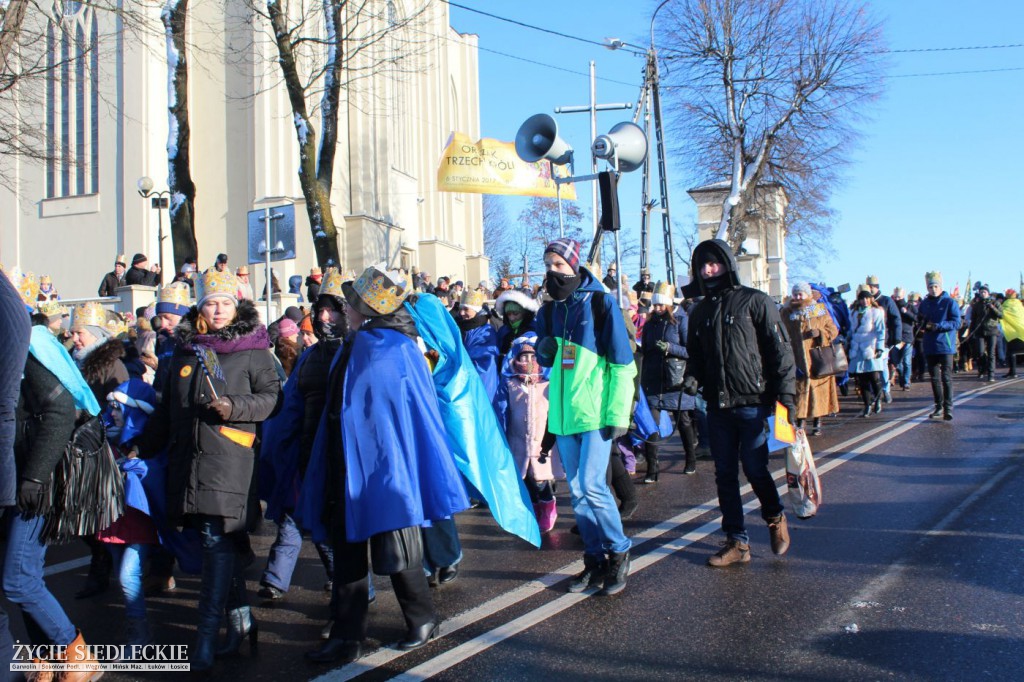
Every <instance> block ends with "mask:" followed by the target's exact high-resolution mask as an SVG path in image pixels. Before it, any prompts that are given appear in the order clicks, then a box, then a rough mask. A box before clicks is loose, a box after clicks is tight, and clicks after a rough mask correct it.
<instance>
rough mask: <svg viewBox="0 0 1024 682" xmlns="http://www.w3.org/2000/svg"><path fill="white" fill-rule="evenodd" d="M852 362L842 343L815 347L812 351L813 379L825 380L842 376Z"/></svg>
mask: <svg viewBox="0 0 1024 682" xmlns="http://www.w3.org/2000/svg"><path fill="white" fill-rule="evenodd" d="M849 366H850V360H849V359H848V358H847V357H846V350H845V349H844V348H843V345H842V344H841V343H835V344H832V345H829V346H815V347H814V348H812V349H811V378H812V379H824V378H825V377H832V376H836V375H838V374H842V373H843V372H845V371H846V370H847V368H849Z"/></svg>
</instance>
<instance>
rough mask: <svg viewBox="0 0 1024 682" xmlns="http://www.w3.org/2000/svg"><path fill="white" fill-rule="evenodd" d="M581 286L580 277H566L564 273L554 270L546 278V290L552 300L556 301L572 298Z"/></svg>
mask: <svg viewBox="0 0 1024 682" xmlns="http://www.w3.org/2000/svg"><path fill="white" fill-rule="evenodd" d="M579 286H580V276H579V275H566V274H565V273H562V272H555V271H554V270H552V271H551V272H549V273H548V274H547V276H545V277H544V288H545V289H546V290H547V292H548V294H549V295H550V296H551V298H553V299H555V300H556V301H564V300H565V299H567V298H569V297H570V296H572V292H574V291H576V289H578V288H579Z"/></svg>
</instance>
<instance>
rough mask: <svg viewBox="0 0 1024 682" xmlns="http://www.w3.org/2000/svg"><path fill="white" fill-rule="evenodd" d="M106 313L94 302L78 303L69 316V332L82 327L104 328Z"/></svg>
mask: <svg viewBox="0 0 1024 682" xmlns="http://www.w3.org/2000/svg"><path fill="white" fill-rule="evenodd" d="M106 326H107V311H106V310H105V309H104V308H103V306H102V305H100V304H99V303H97V302H96V301H89V302H88V303H79V304H78V305H76V306H75V310H74V312H73V313H72V314H71V331H76V330H79V329H81V328H82V327H104V328H105V327H106Z"/></svg>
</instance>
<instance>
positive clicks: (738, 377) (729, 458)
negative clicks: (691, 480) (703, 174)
mask: <svg viewBox="0 0 1024 682" xmlns="http://www.w3.org/2000/svg"><path fill="white" fill-rule="evenodd" d="M690 263H691V267H692V280H691V283H690V284H689V285H687V286H686V287H685V288H684V295H685V296H686V298H696V297H698V296H703V297H704V298H703V300H701V301H700V302H698V303H697V304H696V305H695V306H694V308H693V311H692V313H691V316H690V325H689V330H688V333H687V341H686V348H687V351H688V352H689V354H690V361H689V362H688V363H687V365H686V375H687V379H686V381H685V383H684V390H686V392H687V393H690V394H691V395H692V394H695V393H696V391H697V388H698V386H699V387H702V388H703V395H704V400H705V401H706V402H707V406H708V424H709V438H710V441H711V454H712V456H713V457H714V459H715V483H716V484H717V486H718V506H719V508H720V509H721V511H722V530H723V531H724V532H725V534H726V543H725V546H724V547H723V548H722V549H721V550H719V551H718V552H717V553H716V554H714V555H712V556H711V557H709V558H708V565H710V566H716V567H718V566H728V565H730V564H736V563H746V562H748V561H750V544H749V536H748V535H747V530H746V527H745V526H744V522H743V499H742V497H741V496H740V482H739V468H740V464H741V463H742V465H743V471H744V473H745V474H746V476H747V480H748V481H750V485H751V487H753V489H754V493H755V494H756V495H757V498H758V500H760V502H761V517H762V518H764V520H765V521H766V522H767V523H768V529H769V532H770V534H771V545H772V551H773V552H774V553H775V554H785V553H786V550H788V549H789V530H788V528H787V526H786V516H785V514H784V513H783V507H782V501H781V500H780V499H779V492H778V490H776V488H775V481H774V480H773V479H772V475H771V472H769V471H768V440H767V437H766V435H765V420H766V419H767V418H768V416H769V415H770V414H771V411H772V406H773V405H774V404H775V402H776V401H778V402H779V403H781V404H782V405H784V406H785V407H786V408H787V410H788V411H789V419H790V421H791V422H792V421H793V420H794V419H795V413H796V410H795V406H794V401H793V396H794V395H795V393H796V370H795V363H794V359H793V349H792V348H791V347H790V343H789V336H788V334H787V333H786V328H785V327H784V326H783V325H782V320H781V319H780V317H779V311H778V308H777V307H776V306H775V303H774V302H773V301H772V299H771V298H769V297H768V295H767V294H765V293H764V292H762V291H758V290H757V289H751V288H750V287H745V286H742V285H740V281H739V276H738V274H737V272H736V260H735V258H734V256H733V253H732V249H730V248H729V245H728V244H727V243H726V242H724V241H722V240H720V239H713V240H708V241H704V242H701V243H700V244H698V245H697V248H695V249H694V250H693V258H692V260H691V261H690Z"/></svg>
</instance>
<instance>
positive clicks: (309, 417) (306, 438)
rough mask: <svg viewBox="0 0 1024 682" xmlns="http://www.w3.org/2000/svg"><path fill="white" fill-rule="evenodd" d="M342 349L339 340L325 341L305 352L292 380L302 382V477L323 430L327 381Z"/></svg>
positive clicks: (300, 385) (300, 461)
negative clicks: (319, 430)
mask: <svg viewBox="0 0 1024 682" xmlns="http://www.w3.org/2000/svg"><path fill="white" fill-rule="evenodd" d="M339 348H341V341H340V340H336V339H330V340H322V341H320V342H319V343H317V344H316V345H315V346H313V347H312V348H310V349H309V350H307V351H306V353H307V354H308V355H309V357H307V358H306V359H305V360H304V361H303V362H302V366H301V367H299V372H298V374H297V375H295V374H293V375H292V378H291V380H292V381H298V382H299V393H301V394H302V399H303V403H304V406H305V407H304V411H303V413H302V434H301V436H300V437H301V439H302V443H301V446H300V449H299V473H300V474H302V475H304V474H305V471H306V465H307V464H309V453H311V452H312V451H313V440H314V439H315V438H316V431H317V428H318V427H319V426H320V415H322V414H323V411H324V404H325V403H326V402H327V377H328V375H329V374H330V372H331V362H332V361H333V360H334V356H335V355H336V354H337V352H338V349H339Z"/></svg>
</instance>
